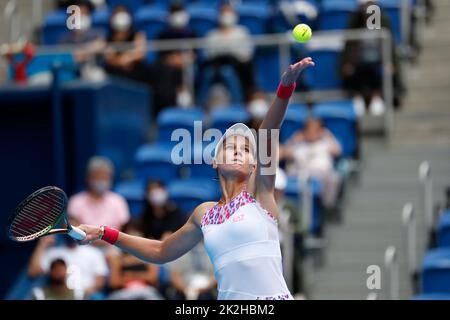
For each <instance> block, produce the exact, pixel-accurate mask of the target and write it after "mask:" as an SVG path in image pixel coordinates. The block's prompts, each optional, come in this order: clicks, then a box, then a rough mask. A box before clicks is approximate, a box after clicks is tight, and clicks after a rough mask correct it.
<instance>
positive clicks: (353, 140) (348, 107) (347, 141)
mask: <svg viewBox="0 0 450 320" xmlns="http://www.w3.org/2000/svg"><path fill="white" fill-rule="evenodd" d="M313 115H314V116H315V117H317V118H319V119H321V120H322V121H323V123H324V126H325V127H326V128H327V129H328V130H330V131H331V133H333V135H334V136H335V137H336V139H337V140H338V141H339V143H340V144H341V147H342V157H353V156H354V155H355V152H356V149H357V143H358V141H357V118H356V114H355V111H354V109H353V102H352V101H351V100H342V101H336V102H324V103H319V104H317V105H315V107H314V109H313Z"/></svg>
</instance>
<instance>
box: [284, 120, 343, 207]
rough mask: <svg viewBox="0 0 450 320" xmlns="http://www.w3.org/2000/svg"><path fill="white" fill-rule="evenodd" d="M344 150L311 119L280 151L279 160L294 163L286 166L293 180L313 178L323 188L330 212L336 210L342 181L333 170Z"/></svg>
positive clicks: (323, 196) (318, 123)
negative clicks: (335, 161) (336, 159)
mask: <svg viewBox="0 0 450 320" xmlns="http://www.w3.org/2000/svg"><path fill="white" fill-rule="evenodd" d="M341 152H342V151H341V146H340V144H339V142H338V141H337V140H336V138H335V137H334V136H333V134H332V133H331V132H330V131H328V130H327V129H325V128H323V125H322V123H321V121H320V120H318V119H313V118H311V119H308V121H307V122H306V124H305V128H304V130H303V131H298V132H296V133H294V135H293V136H292V137H291V138H290V139H289V140H288V141H287V143H286V145H285V146H284V147H283V148H281V151H280V159H286V160H288V161H290V162H291V163H289V164H288V166H287V172H288V175H290V176H295V177H300V178H304V177H305V176H308V177H313V178H316V179H318V180H320V181H321V182H322V183H323V185H324V187H323V192H322V202H323V204H324V206H325V208H327V209H332V208H335V206H336V201H337V196H338V194H339V188H340V184H341V178H340V176H339V174H338V173H337V172H336V171H335V170H334V159H335V158H337V157H339V156H340V154H341Z"/></svg>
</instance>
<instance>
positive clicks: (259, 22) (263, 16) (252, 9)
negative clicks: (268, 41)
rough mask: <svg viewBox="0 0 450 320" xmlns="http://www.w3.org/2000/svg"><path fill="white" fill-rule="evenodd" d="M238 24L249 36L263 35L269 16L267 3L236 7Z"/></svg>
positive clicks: (246, 4)
mask: <svg viewBox="0 0 450 320" xmlns="http://www.w3.org/2000/svg"><path fill="white" fill-rule="evenodd" d="M236 11H237V13H238V15H239V24H240V25H243V26H245V27H246V28H247V29H248V30H249V32H250V33H251V34H264V33H266V30H267V23H268V20H269V17H270V14H271V8H270V6H269V5H268V4H267V3H264V2H260V3H245V2H244V3H241V4H240V5H238V6H237V10H236Z"/></svg>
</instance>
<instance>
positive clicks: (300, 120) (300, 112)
mask: <svg viewBox="0 0 450 320" xmlns="http://www.w3.org/2000/svg"><path fill="white" fill-rule="evenodd" d="M307 118H308V109H307V107H306V105H302V104H290V105H289V107H288V109H287V111H286V115H285V117H284V120H283V123H282V125H281V131H280V142H281V143H285V142H286V141H287V140H288V139H289V138H290V137H291V136H292V135H293V134H294V133H295V132H296V131H298V130H302V129H303V127H304V126H305V122H306V120H307Z"/></svg>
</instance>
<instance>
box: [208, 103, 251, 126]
mask: <svg viewBox="0 0 450 320" xmlns="http://www.w3.org/2000/svg"><path fill="white" fill-rule="evenodd" d="M210 120H211V125H210V128H215V129H219V130H220V131H221V132H222V133H225V130H226V129H228V128H229V127H231V126H232V125H233V124H235V123H238V122H242V123H246V122H247V121H249V120H250V115H249V113H248V112H247V110H246V108H245V106H244V105H242V104H236V105H230V106H223V107H219V108H217V109H214V110H213V111H212V112H211V118H210Z"/></svg>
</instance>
